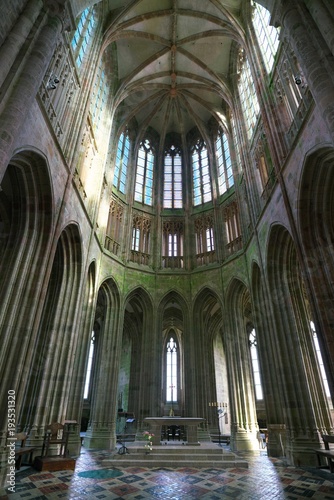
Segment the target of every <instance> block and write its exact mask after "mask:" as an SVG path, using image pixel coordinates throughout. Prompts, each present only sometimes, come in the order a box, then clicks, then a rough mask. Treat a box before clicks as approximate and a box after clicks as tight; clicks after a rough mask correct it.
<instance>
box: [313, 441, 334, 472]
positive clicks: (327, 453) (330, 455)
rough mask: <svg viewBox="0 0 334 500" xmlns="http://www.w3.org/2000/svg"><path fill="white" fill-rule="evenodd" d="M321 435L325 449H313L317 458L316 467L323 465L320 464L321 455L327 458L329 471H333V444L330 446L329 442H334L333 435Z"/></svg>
mask: <svg viewBox="0 0 334 500" xmlns="http://www.w3.org/2000/svg"><path fill="white" fill-rule="evenodd" d="M321 437H322V440H323V442H324V445H325V449H324V448H321V449H319V450H314V452H315V453H316V455H317V458H318V467H319V468H322V467H324V466H323V465H321V457H325V458H326V459H327V465H328V468H329V470H330V471H331V472H334V446H331V444H334V436H328V435H327V434H322V435H321Z"/></svg>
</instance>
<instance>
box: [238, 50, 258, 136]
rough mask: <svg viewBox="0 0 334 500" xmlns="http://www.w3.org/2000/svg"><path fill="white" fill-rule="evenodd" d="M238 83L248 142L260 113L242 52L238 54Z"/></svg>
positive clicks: (250, 75)
mask: <svg viewBox="0 0 334 500" xmlns="http://www.w3.org/2000/svg"><path fill="white" fill-rule="evenodd" d="M238 72H239V82H238V90H239V96H240V103H241V109H242V112H243V116H244V120H245V125H246V131H247V137H248V139H249V140H250V139H251V138H252V136H253V132H254V129H255V125H256V121H257V118H258V116H259V113H260V105H259V101H258V98H257V95H256V90H255V85H254V80H253V77H252V73H251V69H250V65H249V62H248V59H247V57H246V56H245V54H244V51H243V50H240V52H239V68H238Z"/></svg>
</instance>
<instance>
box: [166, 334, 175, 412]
mask: <svg viewBox="0 0 334 500" xmlns="http://www.w3.org/2000/svg"><path fill="white" fill-rule="evenodd" d="M166 351H167V352H166V356H167V359H166V377H167V378H166V401H167V403H173V402H176V401H177V344H176V342H175V340H174V338H173V337H171V338H170V339H169V341H168V342H167V349H166Z"/></svg>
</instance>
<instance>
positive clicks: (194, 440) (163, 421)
mask: <svg viewBox="0 0 334 500" xmlns="http://www.w3.org/2000/svg"><path fill="white" fill-rule="evenodd" d="M204 420H205V419H204V418H197V417H146V418H144V421H145V422H147V423H148V424H149V426H150V431H151V432H152V434H154V436H153V438H152V444H154V445H160V444H161V427H162V426H163V425H168V426H169V425H185V426H186V427H187V442H186V443H185V444H187V445H196V446H199V445H200V443H199V442H198V437H197V426H198V424H200V423H201V422H204Z"/></svg>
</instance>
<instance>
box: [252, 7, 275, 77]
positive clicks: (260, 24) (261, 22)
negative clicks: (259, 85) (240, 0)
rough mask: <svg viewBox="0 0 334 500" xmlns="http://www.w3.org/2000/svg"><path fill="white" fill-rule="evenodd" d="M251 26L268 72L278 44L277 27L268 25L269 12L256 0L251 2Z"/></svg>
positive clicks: (272, 63)
mask: <svg viewBox="0 0 334 500" xmlns="http://www.w3.org/2000/svg"><path fill="white" fill-rule="evenodd" d="M252 7H253V26H254V30H255V34H256V37H257V40H258V42H259V47H260V50H261V53H262V57H263V60H264V63H265V66H266V70H267V72H268V73H270V72H271V70H272V68H273V65H274V62H275V55H276V53H277V49H278V45H279V39H278V37H279V29H277V28H275V27H274V26H270V24H269V23H270V12H269V11H268V10H267V9H265V8H264V7H262V5H259V4H258V3H256V2H252Z"/></svg>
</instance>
